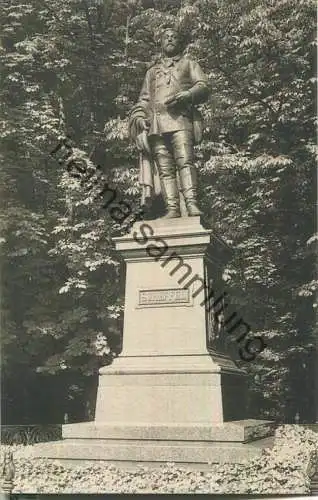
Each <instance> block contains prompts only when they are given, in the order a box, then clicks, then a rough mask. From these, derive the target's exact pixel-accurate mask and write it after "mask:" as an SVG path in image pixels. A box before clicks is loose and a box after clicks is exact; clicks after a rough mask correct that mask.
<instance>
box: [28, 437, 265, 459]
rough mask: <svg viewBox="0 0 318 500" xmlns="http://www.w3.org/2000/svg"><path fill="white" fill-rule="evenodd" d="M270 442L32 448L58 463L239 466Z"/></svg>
mask: <svg viewBox="0 0 318 500" xmlns="http://www.w3.org/2000/svg"><path fill="white" fill-rule="evenodd" d="M272 442H273V439H272V438H265V439H262V440H259V441H257V442H255V443H252V444H242V443H231V444H229V443H218V442H197V441H194V442H191V441H186V442H185V441H175V442H174V441H169V442H161V441H154V440H149V441H147V440H146V441H145V440H143V441H140V440H118V439H116V440H105V441H103V442H100V441H97V440H86V439H78V440H77V439H74V440H72V439H66V440H63V441H57V442H54V443H43V444H38V445H35V446H33V451H32V455H33V457H41V458H47V459H55V460H56V459H58V460H60V461H62V462H63V461H67V462H69V461H74V462H76V461H77V460H80V461H81V462H82V461H104V462H106V463H107V462H111V463H114V462H116V463H118V465H119V466H120V463H121V462H133V463H135V464H136V465H137V464H138V463H145V462H146V463H148V464H149V463H150V464H151V463H155V462H173V463H176V464H186V465H191V464H208V463H241V462H243V461H244V460H246V459H250V458H252V457H256V456H260V455H261V453H262V449H264V448H265V447H268V446H270V445H272Z"/></svg>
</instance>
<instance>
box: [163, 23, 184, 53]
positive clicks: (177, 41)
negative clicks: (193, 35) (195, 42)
mask: <svg viewBox="0 0 318 500" xmlns="http://www.w3.org/2000/svg"><path fill="white" fill-rule="evenodd" d="M184 45H185V44H184V40H183V37H182V36H181V33H180V32H179V31H178V30H177V28H166V29H164V30H163V31H162V33H161V48H162V52H163V53H164V54H165V55H166V56H168V57H173V56H175V55H177V54H180V52H182V51H183V49H184Z"/></svg>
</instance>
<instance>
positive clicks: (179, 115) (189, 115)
mask: <svg viewBox="0 0 318 500" xmlns="http://www.w3.org/2000/svg"><path fill="white" fill-rule="evenodd" d="M161 46H162V52H163V57H162V59H161V60H159V62H157V63H156V64H154V65H153V66H152V67H150V69H149V70H148V71H147V73H146V76H145V79H144V82H143V86H142V89H141V92H140V96H139V100H138V102H137V104H136V105H135V106H134V108H133V109H132V111H131V113H130V120H129V130H130V136H131V137H132V138H133V139H135V140H136V143H137V146H138V149H139V150H140V151H141V152H142V154H144V155H145V158H146V159H147V158H148V160H149V161H148V166H149V165H150V164H151V162H154V163H155V165H156V167H157V168H158V170H159V176H160V184H161V190H162V192H163V196H164V200H165V204H166V209H167V214H166V215H165V218H173V217H180V216H181V212H180V197H179V188H178V184H179V185H180V191H181V192H182V194H183V197H184V201H185V205H186V209H187V214H188V215H189V216H195V215H200V214H201V212H200V210H199V208H198V205H197V175H196V169H195V167H194V150H193V146H194V144H196V143H198V142H200V141H201V135H202V123H201V122H200V119H199V118H198V112H197V110H196V109H195V105H196V104H199V103H201V102H204V101H205V100H206V99H207V97H208V94H209V91H208V87H207V77H206V75H205V74H204V73H203V71H202V69H201V68H200V66H199V64H198V63H197V62H195V61H193V60H192V59H190V58H188V57H186V56H184V55H183V54H182V51H183V48H184V47H183V46H182V39H181V36H180V34H179V33H178V31H177V30H176V29H172V28H169V29H166V30H164V31H163V32H162V37H161ZM149 162H150V163H149ZM142 168H143V167H142V165H141V169H142ZM150 177H151V176H150ZM147 178H149V172H148V174H147V173H146V174H145V172H143V174H142V179H143V180H141V184H143V187H145V186H146V187H147V184H149V185H150V186H151V181H149V182H148V181H147ZM145 179H146V180H145ZM151 187H152V188H153V185H152V186H151Z"/></svg>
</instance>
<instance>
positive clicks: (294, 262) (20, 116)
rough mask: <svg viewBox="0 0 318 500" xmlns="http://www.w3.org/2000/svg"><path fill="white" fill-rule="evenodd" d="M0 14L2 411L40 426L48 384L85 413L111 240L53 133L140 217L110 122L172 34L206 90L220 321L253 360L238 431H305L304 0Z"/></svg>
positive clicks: (187, 1)
mask: <svg viewBox="0 0 318 500" xmlns="http://www.w3.org/2000/svg"><path fill="white" fill-rule="evenodd" d="M0 10H1V33H2V35H1V52H0V55H1V65H2V67H1V69H2V71H1V87H0V92H1V101H2V103H3V104H2V109H1V167H0V168H1V178H2V186H1V190H2V195H3V196H2V199H3V209H2V215H1V224H2V229H3V233H2V234H3V235H2V237H1V246H2V256H3V257H2V283H3V292H4V293H3V297H2V320H3V328H2V331H3V335H2V366H3V384H4V392H3V394H4V396H5V397H6V398H8V399H10V397H12V395H13V394H14V393H15V394H17V395H18V399H19V404H20V412H19V415H20V419H31V420H32V419H33V420H34V419H35V418H42V417H39V416H38V415H39V413H37V414H36V415H34V413H33V414H32V412H31V413H30V412H29V413H28V411H29V410H28V401H30V399H31V395H32V397H34V393H36V394H38V393H41V394H43V387H46V389H48V386H47V380H52V378H50V376H51V375H54V382H53V386H54V389H52V387H51V385H50V391H51V392H50V394H53V393H54V394H56V395H57V394H59V395H61V394H62V391H61V388H62V387H65V388H66V390H65V394H64V393H63V396H61V397H63V398H66V399H67V398H73V399H74V398H75V397H76V394H78V393H80V392H82V395H83V394H85V396H83V397H84V399H85V398H88V396H87V389H86V386H87V383H86V382H85V381H87V380H90V379H89V376H91V375H93V374H96V372H97V370H98V367H99V366H100V365H101V364H105V363H108V362H110V361H111V359H112V357H113V356H114V355H116V353H117V352H118V351H119V350H120V334H121V325H122V310H123V286H124V279H123V267H122V264H121V263H120V261H119V258H118V255H117V254H116V253H115V252H114V248H113V244H112V241H111V236H112V235H114V234H117V233H118V232H124V231H125V227H120V226H119V225H118V224H117V225H116V224H115V223H114V221H113V220H112V219H111V217H110V215H109V213H108V212H107V211H105V210H102V209H101V207H100V204H99V203H98V202H97V201H96V198H94V196H93V195H91V194H90V195H88V193H87V190H86V189H85V187H86V184H85V183H83V182H82V183H81V182H80V181H79V180H76V179H74V178H71V177H70V176H69V175H68V173H67V171H66V168H65V162H63V159H62V157H63V151H62V150H60V151H59V153H58V154H57V155H55V156H51V155H50V152H51V151H52V150H53V149H54V148H55V147H56V145H57V144H58V143H59V141H60V138H61V137H64V136H65V134H68V135H69V136H70V137H71V140H72V146H73V156H74V157H76V158H77V160H78V162H82V163H83V165H85V166H86V168H88V169H90V171H91V172H93V173H94V169H95V168H96V165H100V166H101V167H102V170H103V173H104V175H105V177H106V178H108V179H109V180H111V181H112V183H113V184H115V185H116V186H117V188H118V190H119V191H120V192H121V193H122V195H123V197H124V198H125V200H127V201H129V202H130V203H132V205H133V206H138V186H137V175H138V172H137V168H136V153H135V151H134V149H133V147H132V145H131V144H130V143H129V141H128V138H127V120H126V117H127V113H128V110H129V109H130V107H131V105H132V104H133V103H134V102H135V100H136V98H137V95H138V91H139V88H140V85H141V82H142V78H143V75H144V73H145V70H146V67H147V62H149V61H150V60H152V58H153V57H155V55H156V53H158V49H159V48H158V37H157V34H158V29H159V27H160V24H161V23H162V22H166V21H173V20H176V19H177V21H178V22H179V24H180V27H181V29H183V30H184V31H185V32H187V33H189V34H190V35H191V36H190V43H189V46H188V49H187V50H188V51H189V53H191V54H193V55H194V56H195V57H196V58H197V59H198V60H199V61H200V64H201V65H202V67H203V68H204V70H205V71H206V72H207V74H208V75H209V82H210V86H211V98H210V101H209V102H208V103H207V104H206V105H204V106H203V107H202V112H203V115H204V119H205V136H204V140H203V143H202V144H201V145H200V146H199V147H198V148H197V158H198V161H197V166H198V169H199V171H200V173H201V187H200V189H201V191H200V199H201V205H202V208H203V209H204V212H205V214H206V219H207V223H208V224H211V225H212V227H213V228H214V229H215V230H216V231H217V232H218V234H219V235H220V236H222V237H223V238H224V239H225V240H226V241H227V242H228V243H229V244H231V246H232V247H233V248H234V250H235V252H234V258H233V260H232V261H231V262H230V263H229V266H228V268H227V269H226V270H225V272H224V281H225V284H226V287H227V288H228V290H229V292H230V295H231V299H232V301H233V306H234V307H235V310H237V311H238V310H239V311H240V314H241V316H242V317H244V319H245V320H246V321H248V322H249V324H250V325H251V326H252V330H253V334H258V335H262V336H263V337H264V338H265V339H266V343H267V345H268V347H267V348H266V349H265V350H264V352H263V353H262V354H260V355H259V356H258V358H257V360H256V361H255V362H253V363H249V364H245V366H246V369H247V370H248V371H249V374H250V377H249V380H250V395H251V401H250V415H251V416H252V415H255V416H260V415H263V416H266V417H274V418H278V419H292V418H294V416H295V414H297V413H298V414H300V418H301V419H303V420H304V419H305V420H306V419H311V418H313V415H312V413H311V407H310V402H312V400H313V390H314V388H313V380H314V374H313V369H314V368H313V360H314V344H315V336H316V332H315V330H314V323H315V322H314V320H315V315H314V309H313V303H312V302H313V300H312V299H313V297H314V293H315V291H316V289H317V282H316V281H315V279H314V272H313V263H314V246H315V243H316V238H315V236H314V235H313V233H314V203H315V179H314V175H315V157H314V149H315V129H314V116H315V112H314V95H315V89H314V79H313V73H314V72H313V61H314V42H313V40H314V28H315V24H314V19H315V5H314V2H313V0H221V1H217V0H184V1H181V0H180V1H179V0H175V1H172V0H170V1H168V0H129V1H121V0H95V1H88V0H63V1H62V0H25V1H24V2H20V1H18V0H3V1H2V4H1V7H0ZM59 158H60V159H61V161H60V163H59V162H58V159H59ZM127 222H129V221H127ZM40 379H41V382H39V380H40ZM21 380H23V381H24V383H23V388H22V387H21ZM50 384H51V382H50ZM88 386H90V384H88ZM34 387H36V389H34ZM56 387H57V388H58V389H56ZM54 397H55V399H54ZM54 397H53V399H52V400H54V401H58V404H59V407H60V408H61V409H62V410H63V411H64V410H65V408H68V407H67V405H66V407H64V406H63V404H64V403H63V404H62V402H61V400H60V401H59V400H58V399H56V398H57V397H58V396H54ZM48 399H50V398H48ZM21 401H24V403H23V404H22V406H21ZM11 405H12V408H15V409H16V408H17V406H16V405H17V402H15V403H14V402H13V401H12V402H11ZM41 408H42V410H43V409H44V410H45V409H47V408H48V402H47V401H46V400H45V397H44V398H43V401H42V403H41V404H39V408H38V410H37V411H40V410H41ZM62 410H61V411H62ZM63 411H62V412H63ZM47 413H48V414H49V415H51V416H52V413H51V414H50V411H48V412H47ZM8 418H9V419H10V416H8ZM47 418H49V417H47ZM59 418H60V417H59Z"/></svg>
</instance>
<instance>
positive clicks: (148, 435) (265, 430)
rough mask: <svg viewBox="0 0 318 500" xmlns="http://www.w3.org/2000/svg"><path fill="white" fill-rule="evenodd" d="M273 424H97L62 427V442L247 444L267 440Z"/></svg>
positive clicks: (256, 421) (249, 421) (265, 422)
mask: <svg viewBox="0 0 318 500" xmlns="http://www.w3.org/2000/svg"><path fill="white" fill-rule="evenodd" d="M273 433H274V424H273V422H269V421H266V420H263V421H262V420H253V419H249V420H248V419H246V420H237V421H233V422H225V423H223V424H218V425H216V424H215V425H206V424H200V423H194V424H165V425H163V424H147V425H145V424H138V423H136V424H134V425H132V424H129V425H128V424H125V423H118V422H117V423H116V424H100V423H95V422H83V423H77V424H67V425H63V438H64V439H100V440H104V439H139V440H147V439H150V440H162V441H170V440H172V441H175V440H181V441H208V442H211V441H213V442H230V443H235V442H240V443H247V442H250V441H253V440H256V439H261V438H265V437H267V436H271V435H273Z"/></svg>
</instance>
